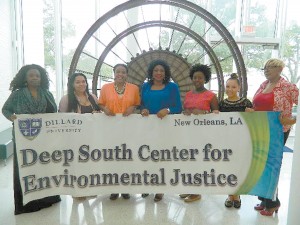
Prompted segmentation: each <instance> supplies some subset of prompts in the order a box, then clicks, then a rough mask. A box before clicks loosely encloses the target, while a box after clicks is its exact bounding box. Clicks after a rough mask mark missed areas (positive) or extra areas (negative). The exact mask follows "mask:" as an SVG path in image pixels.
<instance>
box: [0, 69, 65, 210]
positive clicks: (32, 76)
mask: <svg viewBox="0 0 300 225" xmlns="http://www.w3.org/2000/svg"><path fill="white" fill-rule="evenodd" d="M10 89H11V90H12V93H11V94H10V96H9V98H8V99H7V100H6V102H5V103H4V105H3V108H2V113H3V115H4V116H5V117H6V118H7V119H9V120H10V121H12V122H14V120H15V119H16V118H17V115H18V114H37V113H54V112H56V111H57V107H56V104H55V100H54V98H53V95H52V94H51V92H50V91H49V78H48V73H47V71H46V70H45V69H44V68H42V67H41V66H39V65H36V64H31V65H26V66H23V67H22V68H21V69H20V70H19V72H18V73H17V74H16V76H15V77H14V79H13V80H12V82H11V83H10ZM13 140H14V132H13ZM13 176H14V199H15V215H18V214H21V213H30V212H35V211H39V210H41V209H43V208H47V207H50V206H51V205H52V204H54V203H57V202H59V201H60V197H59V196H58V195H56V196H50V197H45V198H42V199H37V200H33V201H30V202H28V203H27V204H25V205H23V195H22V189H21V183H20V177H19V169H18V160H17V152H16V143H15V141H14V161H13Z"/></svg>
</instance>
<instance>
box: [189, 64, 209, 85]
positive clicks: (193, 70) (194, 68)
mask: <svg viewBox="0 0 300 225" xmlns="http://www.w3.org/2000/svg"><path fill="white" fill-rule="evenodd" d="M196 72H202V73H203V74H204V77H205V83H208V82H209V81H210V79H211V69H210V67H209V66H208V65H203V64H200V63H199V64H195V65H193V66H192V68H191V69H190V78H191V79H192V80H193V76H194V73H196Z"/></svg>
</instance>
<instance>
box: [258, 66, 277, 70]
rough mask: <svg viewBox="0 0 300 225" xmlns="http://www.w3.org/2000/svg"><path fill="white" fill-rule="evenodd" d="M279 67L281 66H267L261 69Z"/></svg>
mask: <svg viewBox="0 0 300 225" xmlns="http://www.w3.org/2000/svg"><path fill="white" fill-rule="evenodd" d="M277 67H279V66H266V67H264V68H262V69H261V70H269V69H274V68H277Z"/></svg>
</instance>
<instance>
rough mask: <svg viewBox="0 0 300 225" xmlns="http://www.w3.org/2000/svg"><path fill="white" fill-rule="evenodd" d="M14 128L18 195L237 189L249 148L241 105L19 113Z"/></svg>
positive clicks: (226, 191)
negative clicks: (147, 111) (145, 113)
mask: <svg viewBox="0 0 300 225" xmlns="http://www.w3.org/2000/svg"><path fill="white" fill-rule="evenodd" d="M250 114H251V113H250ZM252 114H253V115H254V114H255V113H252ZM15 135H16V144H17V155H18V163H19V169H20V180H21V186H22V189H23V195H24V203H26V202H28V201H30V200H33V199H37V198H42V197H45V196H51V195H56V194H69V195H73V196H89V195H100V194H109V193H149V192H150V193H203V194H205V193H206V194H230V193H235V192H237V190H238V189H239V188H240V186H241V185H242V184H243V183H244V182H245V180H246V178H247V175H248V173H249V169H250V166H251V162H252V155H253V146H252V141H251V135H250V133H249V129H248V126H247V123H246V122H245V120H244V118H243V116H242V113H220V114H207V115H200V116H184V115H168V116H167V117H165V118H163V119H159V118H157V117H156V116H155V115H150V116H149V117H142V116H141V115H131V116H129V117H123V116H121V115H117V116H115V117H108V116H106V115H104V114H75V113H54V114H37V115H20V116H18V119H17V122H15Z"/></svg>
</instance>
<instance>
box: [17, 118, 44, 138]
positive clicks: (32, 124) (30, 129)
mask: <svg viewBox="0 0 300 225" xmlns="http://www.w3.org/2000/svg"><path fill="white" fill-rule="evenodd" d="M18 122H19V130H20V132H21V133H22V134H23V136H24V137H25V138H27V139H28V140H33V139H34V138H36V137H37V136H38V135H39V133H40V131H41V128H42V119H36V118H34V119H24V120H19V121H18Z"/></svg>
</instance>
